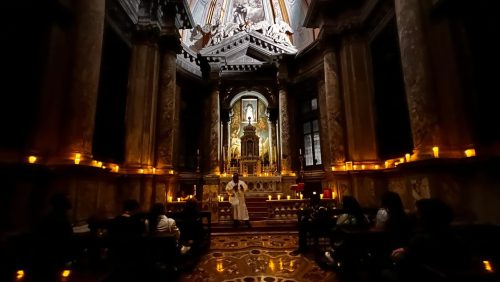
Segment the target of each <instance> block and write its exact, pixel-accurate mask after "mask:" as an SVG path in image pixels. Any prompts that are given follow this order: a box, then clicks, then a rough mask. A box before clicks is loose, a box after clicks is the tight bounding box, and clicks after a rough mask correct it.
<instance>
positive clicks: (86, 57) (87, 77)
mask: <svg viewBox="0 0 500 282" xmlns="http://www.w3.org/2000/svg"><path fill="white" fill-rule="evenodd" d="M71 5H72V9H73V11H74V16H75V18H74V25H73V28H74V29H73V30H72V33H73V34H74V38H73V40H72V42H73V44H72V45H71V47H72V48H73V58H74V59H73V62H72V65H71V75H70V85H69V93H68V100H67V106H66V114H65V119H64V125H63V128H64V136H62V138H61V139H62V140H61V146H60V148H61V150H62V157H63V158H70V157H71V156H72V155H73V154H74V153H76V152H78V153H80V154H82V158H91V157H92V139H93V135H94V120H95V112H96V104H97V95H98V90H99V74H100V68H101V53H102V52H101V51H102V42H103V33H104V18H105V1H102V0H73V1H72V2H71Z"/></svg>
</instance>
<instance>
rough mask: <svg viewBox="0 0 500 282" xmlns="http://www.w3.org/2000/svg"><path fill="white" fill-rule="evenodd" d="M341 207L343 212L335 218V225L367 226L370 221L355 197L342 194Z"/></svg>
mask: <svg viewBox="0 0 500 282" xmlns="http://www.w3.org/2000/svg"><path fill="white" fill-rule="evenodd" d="M342 209H343V211H344V213H343V214H341V215H340V216H339V218H338V219H337V225H356V226H367V225H368V224H369V223H370V221H369V220H368V218H367V217H366V215H365V214H364V213H363V210H362V209H361V206H360V205H359V203H358V201H357V200H356V198H354V197H352V196H344V197H343V198H342Z"/></svg>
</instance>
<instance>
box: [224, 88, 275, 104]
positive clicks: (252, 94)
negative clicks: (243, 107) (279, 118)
mask: <svg viewBox="0 0 500 282" xmlns="http://www.w3.org/2000/svg"><path fill="white" fill-rule="evenodd" d="M242 97H256V98H258V99H259V100H261V101H262V102H263V103H264V105H266V107H268V108H269V101H268V100H267V98H266V97H265V96H264V95H262V94H261V93H259V92H257V91H248V90H246V91H242V92H240V93H238V94H236V95H235V96H234V97H233V98H232V99H231V102H229V108H232V107H233V105H234V103H236V101H239V100H240V99H241V98H242Z"/></svg>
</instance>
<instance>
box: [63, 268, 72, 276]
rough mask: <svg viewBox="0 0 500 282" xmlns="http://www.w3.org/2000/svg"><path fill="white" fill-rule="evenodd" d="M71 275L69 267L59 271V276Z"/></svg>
mask: <svg viewBox="0 0 500 282" xmlns="http://www.w3.org/2000/svg"><path fill="white" fill-rule="evenodd" d="M70 275H71V270H69V269H65V270H63V271H62V272H61V276H62V277H64V278H67V277H69V276H70Z"/></svg>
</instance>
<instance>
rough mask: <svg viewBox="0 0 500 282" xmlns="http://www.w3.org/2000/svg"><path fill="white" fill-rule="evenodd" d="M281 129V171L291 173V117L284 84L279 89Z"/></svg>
mask: <svg viewBox="0 0 500 282" xmlns="http://www.w3.org/2000/svg"><path fill="white" fill-rule="evenodd" d="M279 127H280V140H281V144H280V147H281V150H280V151H281V156H280V158H281V171H282V172H290V168H291V150H290V149H291V148H290V117H289V113H288V93H287V91H286V88H285V85H283V84H280V89H279Z"/></svg>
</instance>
